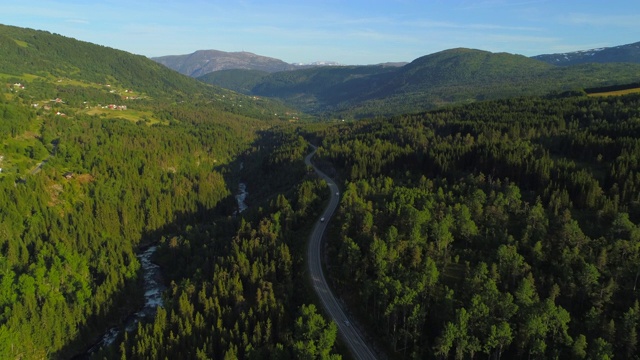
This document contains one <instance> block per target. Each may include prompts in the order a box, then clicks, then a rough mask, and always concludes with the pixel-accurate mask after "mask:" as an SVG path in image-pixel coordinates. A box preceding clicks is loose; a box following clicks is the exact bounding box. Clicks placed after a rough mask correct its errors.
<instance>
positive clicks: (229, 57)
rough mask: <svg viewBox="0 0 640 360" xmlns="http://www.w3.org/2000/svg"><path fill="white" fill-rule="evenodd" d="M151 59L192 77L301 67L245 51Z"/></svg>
mask: <svg viewBox="0 0 640 360" xmlns="http://www.w3.org/2000/svg"><path fill="white" fill-rule="evenodd" d="M151 59H152V60H154V61H156V62H158V63H160V64H162V65H165V66H167V67H168V68H170V69H173V70H176V71H178V72H179V73H181V74H184V75H187V76H191V77H199V76H202V75H205V74H208V73H210V72H214V71H219V70H228V69H249V70H259V71H265V72H276V71H285V70H294V69H299V68H300V66H296V65H292V64H288V63H286V62H284V61H282V60H279V59H274V58H271V57H267V56H261V55H256V54H253V53H250V52H245V51H242V52H225V51H219V50H198V51H196V52H194V53H191V54H186V55H168V56H160V57H154V58H151Z"/></svg>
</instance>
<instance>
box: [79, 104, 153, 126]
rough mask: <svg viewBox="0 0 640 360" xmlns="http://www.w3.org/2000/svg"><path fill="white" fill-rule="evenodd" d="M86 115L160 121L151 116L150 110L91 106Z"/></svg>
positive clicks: (136, 120) (148, 121) (149, 122)
mask: <svg viewBox="0 0 640 360" xmlns="http://www.w3.org/2000/svg"><path fill="white" fill-rule="evenodd" d="M86 113H87V114H88V115H98V116H103V117H105V118H108V119H125V120H129V121H133V122H138V121H140V120H143V121H146V122H147V124H148V125H154V124H158V123H161V121H160V120H158V119H156V118H154V117H153V113H152V112H151V111H138V110H111V109H102V108H91V109H89V110H87V112H86Z"/></svg>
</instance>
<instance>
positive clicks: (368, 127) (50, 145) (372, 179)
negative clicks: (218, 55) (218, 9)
mask: <svg viewBox="0 0 640 360" xmlns="http://www.w3.org/2000/svg"><path fill="white" fill-rule="evenodd" d="M0 48H1V49H2V53H3V55H2V56H1V57H0V84H1V85H2V86H1V87H0V168H1V170H0V199H1V203H2V204H3V206H2V207H1V209H0V274H1V277H0V358H3V359H4V358H6V359H17V358H19V359H44V358H46V359H66V358H71V357H73V356H75V355H78V354H83V355H81V357H84V358H89V359H116V358H117V359H164V358H167V359H209V358H216V359H218V358H225V359H267V358H269V359H271V358H274V359H294V358H295V359H334V360H335V359H342V358H345V359H349V358H367V359H368V358H383V359H384V358H389V359H416V358H419V359H453V358H481V359H500V358H540V359H543V358H566V359H601V358H629V359H633V358H634V357H637V353H638V346H639V344H638V336H637V333H638V330H640V305H639V304H640V298H639V297H640V288H639V286H638V285H639V284H638V279H639V275H638V274H640V268H639V267H638V264H639V263H640V225H639V224H640V197H639V196H640V195H639V194H640V163H639V162H638V161H637V159H638V158H640V127H639V126H640V125H639V124H640V121H639V119H640V94H638V91H637V90H638V86H637V84H638V79H637V74H638V70H640V68H638V66H639V65H638V64H634V63H630V62H625V63H606V64H602V63H586V64H575V65H567V66H556V65H551V64H549V63H547V62H544V61H540V60H536V59H532V58H528V57H524V56H520V55H513V54H507V53H492V52H488V51H481V50H473V49H466V48H457V49H450V50H446V51H442V52H438V53H435V54H430V55H426V56H423V57H420V58H418V59H415V60H414V61H412V62H410V63H406V64H394V65H393V66H392V65H389V64H386V65H385V64H381V65H371V66H313V67H305V68H302V69H300V68H296V69H289V70H287V71H280V70H277V71H275V70H274V71H265V70H256V69H253V70H251V69H227V70H220V71H215V72H211V73H208V74H203V76H199V78H198V79H195V78H192V77H189V76H185V75H183V74H180V73H178V72H176V71H173V70H170V69H169V68H167V67H165V66H163V65H160V64H158V63H157V62H155V61H152V60H151V59H148V58H145V57H143V56H140V55H133V54H129V53H126V52H124V51H120V50H116V49H111V48H107V47H104V46H99V45H95V44H91V43H86V42H82V41H77V40H75V39H71V38H67V37H64V36H61V35H56V34H51V33H49V32H46V31H38V30H31V29H23V28H17V27H11V26H5V25H0ZM236 55H237V54H236ZM245 55H246V54H245ZM254 55H255V54H252V57H257V56H254ZM225 56H226V55H225ZM25 60H28V61H25ZM174 60H175V59H174ZM272 60H273V59H272ZM198 61H202V59H199V60H198ZM256 61H258V62H260V63H264V62H266V61H267V60H266V59H262V58H259V57H257V58H256ZM275 63H278V62H277V61H276V62H275ZM187 70H189V71H190V72H191V73H190V75H194V76H195V75H200V74H196V73H195V72H194V71H196V70H194V69H192V68H190V69H187ZM185 71H186V70H185ZM198 71H200V70H197V71H196V72H198ZM222 85H224V86H226V87H227V88H224V87H221V86H222ZM312 156H313V164H311V157H312ZM249 193H250V196H249V197H247V194H249ZM153 269H155V270H157V269H162V276H161V277H159V276H157V274H156V275H154V276H153V277H154V280H155V281H159V282H158V283H157V287H154V288H153V289H151V288H149V287H148V285H149V283H150V278H149V276H150V274H152V271H151V270H153ZM321 280H322V281H321ZM145 293H146V294H145ZM329 294H331V295H335V297H334V296H328V295H329ZM150 295H153V296H151V297H150ZM140 309H143V310H140ZM140 311H142V312H144V313H148V314H153V315H152V316H146V317H140V318H141V319H140V320H139V321H135V322H134V321H131V314H135V313H137V312H140ZM123 324H124V325H123ZM116 328H117V329H120V330H118V331H115V330H113V329H116ZM123 328H126V330H122V329H123ZM105 334H106V335H107V336H106V337H105ZM365 334H366V335H365ZM96 339H106V341H98V342H96ZM87 349H90V350H89V351H88V352H87Z"/></svg>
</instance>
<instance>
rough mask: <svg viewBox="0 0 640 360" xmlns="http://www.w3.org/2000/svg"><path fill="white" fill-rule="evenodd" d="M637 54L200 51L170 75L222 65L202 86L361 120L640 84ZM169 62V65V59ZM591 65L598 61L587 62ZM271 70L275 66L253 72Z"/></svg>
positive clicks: (624, 50) (620, 50) (629, 48)
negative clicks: (402, 56)
mask: <svg viewBox="0 0 640 360" xmlns="http://www.w3.org/2000/svg"><path fill="white" fill-rule="evenodd" d="M637 48H638V43H636V44H630V45H624V46H618V47H615V48H605V49H599V50H598V51H595V50H594V51H584V52H574V53H566V54H554V55H540V56H536V57H526V56H522V55H515V54H509V53H492V52H488V51H483V50H476V49H466V48H457V49H450V50H445V51H441V52H438V53H434V54H430V55H426V56H423V57H420V58H418V59H415V60H414V61H412V62H410V63H407V64H404V63H400V64H398V63H394V64H380V65H350V66H307V67H303V68H300V67H296V66H295V65H291V64H287V63H285V62H283V61H280V60H277V59H273V58H265V57H260V56H258V55H255V54H250V55H249V53H234V54H235V55H233V56H234V58H235V59H236V62H235V64H241V66H240V65H234V62H233V61H230V60H228V59H230V58H231V57H230V55H228V54H229V53H223V55H224V56H223V58H222V59H227V60H224V61H223V60H221V59H218V60H215V59H206V58H205V57H204V56H205V54H218V53H217V52H209V53H206V52H202V53H200V52H196V53H194V54H191V55H184V56H182V57H181V58H180V59H183V60H185V61H183V62H180V61H178V60H177V59H178V58H173V59H174V60H176V61H175V62H173V63H172V64H173V65H172V68H173V69H175V70H178V71H180V72H182V73H192V74H193V73H198V74H200V73H205V72H206V70H204V67H203V66H199V67H198V66H197V65H194V64H196V63H197V64H203V63H207V64H211V63H215V64H222V63H224V66H218V68H219V69H220V70H217V71H211V72H207V73H205V74H204V75H201V76H198V79H199V80H201V81H203V82H206V83H209V84H213V85H217V86H220V87H223V88H227V89H230V90H233V91H237V92H240V93H243V94H247V95H252V96H261V97H270V98H277V99H279V100H281V101H283V102H284V103H285V104H287V105H289V106H292V107H295V108H297V109H299V110H301V111H303V112H306V113H311V114H315V115H318V116H322V117H333V116H337V117H345V116H346V117H356V118H360V117H370V116H378V115H383V116H389V115H396V114H402V113H407V112H416V111H424V110H427V109H432V108H436V107H440V106H443V105H447V104H453V103H465V102H473V101H478V100H488V99H497V98H504V97H513V96H527V95H545V94H548V93H553V92H555V93H561V92H565V91H570V90H580V89H584V88H591V87H602V86H609V85H617V84H627V83H635V82H638V80H640V79H638V75H637V74H638V73H639V72H640V64H638V63H639V62H640V53H638V51H637ZM196 54H198V55H197V56H196ZM589 54H591V55H589ZM164 59H165V62H166V59H167V57H165V58H164ZM194 59H197V61H195V60H194ZM239 59H244V60H242V61H240V60H239ZM558 59H562V61H561V60H558ZM588 59H592V60H594V61H592V62H590V63H587V62H586V61H587V60H588ZM155 60H156V61H158V60H157V59H155ZM186 60H189V61H186ZM249 60H252V61H249ZM596 60H597V61H596ZM207 61H208V62H207ZM267 63H268V64H272V66H269V67H266V66H256V65H251V64H267ZM189 64H191V65H189ZM276 65H277V66H276ZM559 65H563V66H559ZM209 68H212V67H209ZM277 69H280V70H277Z"/></svg>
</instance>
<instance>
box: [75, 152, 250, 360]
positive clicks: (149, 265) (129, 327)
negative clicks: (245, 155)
mask: <svg viewBox="0 0 640 360" xmlns="http://www.w3.org/2000/svg"><path fill="white" fill-rule="evenodd" d="M242 165H243V164H241V167H240V169H242ZM247 196H249V192H247V185H246V184H245V183H239V184H238V193H237V194H236V195H235V198H236V202H237V203H238V210H237V211H235V212H234V215H237V214H239V213H241V212H243V211H245V210H247V208H248V207H249V206H248V205H247V204H246V203H245V200H246V199H247ZM157 249H158V247H157V246H156V245H153V246H150V247H148V248H147V249H146V250H144V251H143V252H142V253H139V254H138V255H137V257H138V260H139V261H140V265H141V267H142V274H143V275H142V276H143V277H144V306H143V307H142V309H140V310H138V311H137V312H135V313H134V314H132V315H130V316H128V317H127V319H126V320H125V321H124V324H123V325H120V326H116V327H112V328H111V329H109V330H107V332H106V333H105V334H104V335H102V337H101V338H100V340H98V341H97V342H96V343H95V344H94V345H93V346H91V347H90V348H89V350H87V351H86V352H85V353H83V354H80V355H77V356H75V357H74V358H73V359H75V360H81V359H88V358H89V357H90V356H91V355H92V354H93V353H95V352H96V351H98V350H100V349H101V348H103V347H105V346H109V345H111V344H113V342H114V341H116V339H117V338H118V335H120V333H121V332H122V329H125V330H126V331H133V330H135V328H136V326H137V324H138V322H140V321H142V320H147V319H153V317H154V316H155V315H156V308H157V307H158V306H162V305H163V302H162V293H163V292H164V290H165V289H166V287H165V285H164V282H163V280H162V271H161V269H160V266H158V265H157V264H154V263H153V262H151V258H153V254H154V253H155V252H156V250H157Z"/></svg>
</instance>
